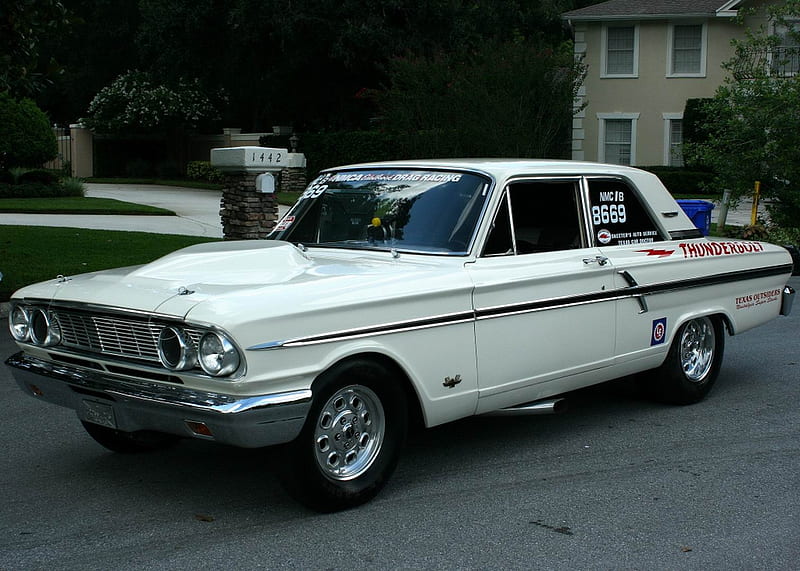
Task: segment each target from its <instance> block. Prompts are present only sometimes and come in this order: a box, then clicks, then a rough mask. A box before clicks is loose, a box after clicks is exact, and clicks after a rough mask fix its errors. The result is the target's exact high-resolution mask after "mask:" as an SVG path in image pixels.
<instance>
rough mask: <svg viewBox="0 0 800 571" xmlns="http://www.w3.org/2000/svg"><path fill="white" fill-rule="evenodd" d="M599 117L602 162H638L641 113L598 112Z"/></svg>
mask: <svg viewBox="0 0 800 571" xmlns="http://www.w3.org/2000/svg"><path fill="white" fill-rule="evenodd" d="M597 117H598V119H599V120H600V144H599V153H598V154H599V157H598V158H599V160H600V162H604V163H611V164H616V165H633V164H636V121H637V119H638V118H639V114H638V113H632V114H617V113H610V114H606V113H598V115H597Z"/></svg>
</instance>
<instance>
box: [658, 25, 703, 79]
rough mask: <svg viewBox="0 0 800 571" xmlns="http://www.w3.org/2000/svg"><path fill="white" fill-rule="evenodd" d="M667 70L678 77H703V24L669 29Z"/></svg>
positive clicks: (669, 73) (676, 26)
mask: <svg viewBox="0 0 800 571" xmlns="http://www.w3.org/2000/svg"><path fill="white" fill-rule="evenodd" d="M669 44H670V47H669V51H670V53H669V70H668V71H667V75H671V76H679V77H686V76H689V77H692V76H705V73H706V61H705V60H706V53H705V51H706V50H705V46H706V28H705V26H704V25H703V24H674V25H672V26H670V28H669Z"/></svg>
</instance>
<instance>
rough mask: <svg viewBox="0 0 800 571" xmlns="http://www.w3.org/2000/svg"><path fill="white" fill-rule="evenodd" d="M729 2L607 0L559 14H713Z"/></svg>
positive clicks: (577, 17) (568, 17) (576, 17)
mask: <svg viewBox="0 0 800 571" xmlns="http://www.w3.org/2000/svg"><path fill="white" fill-rule="evenodd" d="M728 4H730V2H729V1H727V2H726V1H725V0H608V1H607V2H601V3H599V4H594V5H592V6H587V7H585V8H580V9H578V10H572V11H570V12H565V13H564V14H562V15H561V17H562V18H564V19H565V20H595V19H600V18H605V17H608V18H621V17H631V18H634V17H638V16H644V17H658V16H714V15H716V13H717V10H719V9H721V8H723V7H724V6H726V5H728Z"/></svg>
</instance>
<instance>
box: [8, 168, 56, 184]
mask: <svg viewBox="0 0 800 571" xmlns="http://www.w3.org/2000/svg"><path fill="white" fill-rule="evenodd" d="M18 182H19V184H25V183H28V182H40V183H42V184H47V185H54V184H58V175H56V174H55V173H53V172H52V171H48V170H44V169H34V170H29V171H26V172H24V173H23V174H22V175H21V176H20V177H19V180H18Z"/></svg>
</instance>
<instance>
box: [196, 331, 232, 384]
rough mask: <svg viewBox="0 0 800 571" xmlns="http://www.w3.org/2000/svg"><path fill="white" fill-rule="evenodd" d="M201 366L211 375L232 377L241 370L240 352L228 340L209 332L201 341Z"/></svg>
mask: <svg viewBox="0 0 800 571" xmlns="http://www.w3.org/2000/svg"><path fill="white" fill-rule="evenodd" d="M200 366H201V367H203V370H204V371H205V372H206V373H208V374H209V375H213V376H215V377H221V376H223V375H230V374H231V373H233V372H234V371H236V369H238V368H239V352H238V351H237V350H236V347H234V346H233V343H231V342H230V341H229V340H228V339H226V338H225V337H223V336H222V335H219V334H217V333H213V332H209V333H206V334H205V335H203V338H202V339H200Z"/></svg>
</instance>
